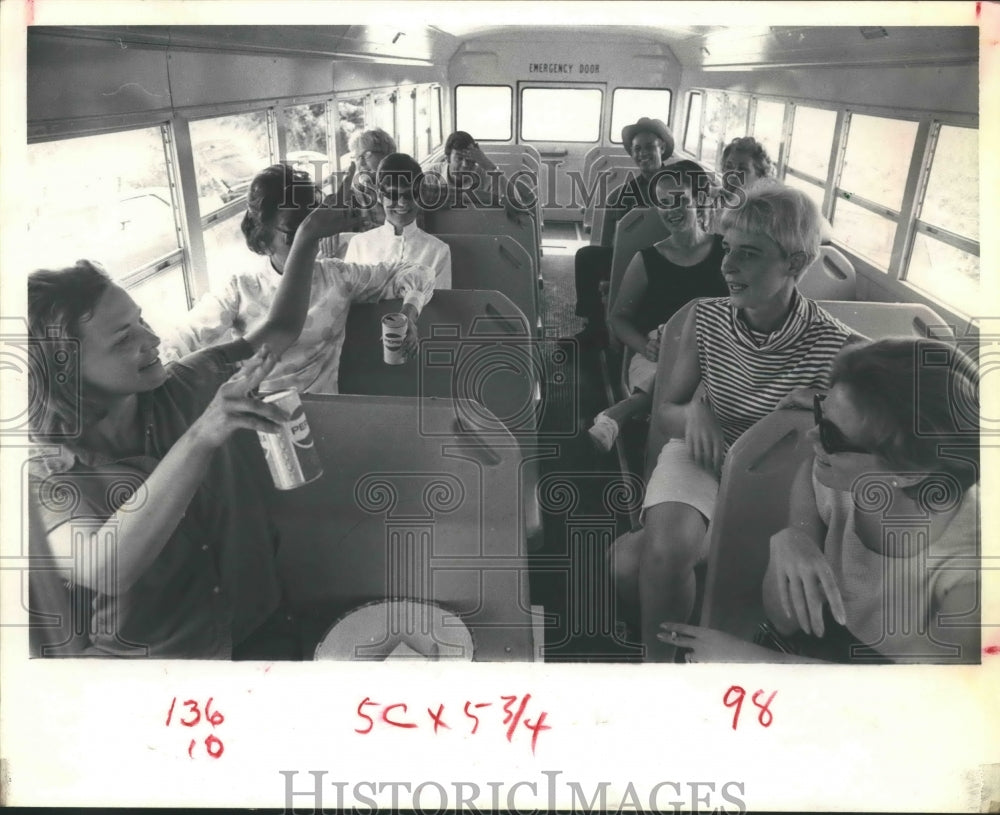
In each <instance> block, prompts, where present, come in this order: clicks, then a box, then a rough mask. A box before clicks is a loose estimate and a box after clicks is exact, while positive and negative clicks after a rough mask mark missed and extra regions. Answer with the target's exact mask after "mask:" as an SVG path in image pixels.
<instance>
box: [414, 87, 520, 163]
mask: <svg viewBox="0 0 1000 815" xmlns="http://www.w3.org/2000/svg"><path fill="white" fill-rule="evenodd" d="M508 90H509V88H508ZM507 107H508V108H510V103H509V102H508V104H507ZM443 141H444V135H443V129H442V127H441V86H440V85H436V86H435V87H433V88H431V143H430V145H429V148H428V149H429V150H434V149H436V148H437V146H438V145H439V144H441V142H443Z"/></svg>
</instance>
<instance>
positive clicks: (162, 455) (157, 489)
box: [28, 207, 344, 659]
mask: <svg viewBox="0 0 1000 815" xmlns="http://www.w3.org/2000/svg"><path fill="white" fill-rule="evenodd" d="M343 217H344V216H343V214H342V213H340V212H337V211H335V210H332V209H328V208H326V207H320V208H316V209H314V210H313V212H312V213H310V215H309V216H308V218H306V219H305V220H304V221H303V222H302V223H301V225H300V226H299V229H298V234H297V236H296V239H295V241H294V243H293V244H292V245H291V247H290V248H289V250H288V252H287V257H286V263H285V265H284V272H285V274H284V276H283V277H282V280H281V284H280V285H279V286H278V287H277V291H276V292H275V295H274V297H273V298H272V303H271V307H270V309H269V311H268V313H267V314H266V315H265V317H264V319H263V320H262V321H261V322H260V324H259V325H258V326H256V327H255V328H254V329H252V330H250V331H248V332H246V334H245V336H244V337H243V338H242V339H240V340H237V341H235V342H231V343H228V344H223V345H217V346H214V347H212V348H208V349H205V350H203V351H200V352H198V353H196V354H192V355H190V356H188V357H186V358H185V359H183V360H182V361H180V362H178V363H175V364H171V365H168V366H164V365H163V364H162V363H161V362H160V358H159V353H158V346H159V344H160V340H159V338H158V337H157V336H156V335H155V334H154V333H153V332H152V331H151V330H150V328H149V326H148V325H147V324H146V322H145V320H143V318H142V313H141V311H140V309H139V308H138V306H136V304H135V302H134V301H133V300H132V298H131V297H130V296H129V294H128V292H126V291H125V290H124V289H123V288H121V287H120V286H118V285H116V284H115V283H114V282H113V281H112V280H111V279H110V278H109V277H108V276H107V275H106V274H105V273H104V272H103V271H102V270H101V269H100V268H98V267H97V266H96V265H94V264H93V263H90V262H88V261H78V262H77V264H76V265H75V266H73V267H70V268H67V269H61V270H47V269H41V270H38V271H35V272H33V273H32V274H31V275H30V276H29V278H28V313H29V330H30V334H31V336H32V338H34V339H35V340H36V342H35V343H34V345H33V346H32V349H33V353H35V354H38V355H41V358H40V359H38V360H37V363H38V364H36V365H34V366H33V367H32V368H31V381H30V386H31V392H32V395H33V398H34V404H35V405H37V406H38V409H37V410H35V411H33V413H32V417H31V420H32V427H31V429H32V435H33V438H34V439H35V440H36V441H39V442H43V443H46V444H50V445H55V444H58V445H59V448H58V453H57V454H55V455H48V456H45V457H42V458H36V459H33V460H32V462H31V470H30V483H31V493H32V494H31V497H32V501H33V511H37V517H39V518H40V524H39V526H40V530H41V531H44V534H45V540H44V541H38V542H33V545H34V543H37V544H38V545H39V546H43V547H44V548H45V549H46V550H48V551H49V552H50V553H51V554H52V555H54V556H55V557H56V558H57V559H59V560H60V561H61V562H63V563H65V562H70V563H74V567H73V568H72V569H71V570H66V572H65V573H64V575H63V576H64V577H65V578H66V579H67V580H69V581H71V582H72V583H73V584H76V585H78V586H81V585H82V586H84V587H86V588H87V589H90V590H91V591H92V592H93V598H94V599H93V615H94V619H93V622H92V626H91V632H92V636H91V642H90V647H89V649H88V651H87V652H88V653H90V654H94V655H118V656H150V657H184V658H223V659H225V658H229V657H232V656H244V657H255V656H261V657H262V658H264V657H279V656H292V657H294V656H296V654H295V653H294V647H295V643H294V639H292V640H291V641H290V642H289V640H286V639H284V638H280V637H279V638H278V640H277V641H278V642H281V643H283V644H284V647H282V648H281V649H280V651H276V650H275V648H277V647H278V646H277V645H276V644H275V640H273V639H269V637H271V636H272V635H273V632H274V631H275V630H276V629H278V628H280V626H281V622H282V620H284V619H285V616H284V615H283V613H282V612H281V610H280V605H281V604H280V592H279V586H278V580H277V575H276V571H275V565H274V554H275V551H274V544H275V539H274V535H273V532H272V528H271V526H270V524H269V523H268V518H267V516H266V514H265V513H264V509H263V508H264V506H265V505H266V493H265V488H266V486H267V483H268V480H269V479H268V476H267V473H266V470H264V469H263V458H262V455H261V451H260V445H259V443H258V441H257V439H256V438H255V437H254V436H253V435H252V434H246V433H236V434H234V431H236V430H238V429H241V428H242V429H250V430H258V431H264V432H274V430H275V429H276V423H278V422H280V421H282V420H283V416H282V414H281V413H280V412H279V411H277V410H276V409H275V407H274V406H272V405H268V404H265V403H264V402H262V401H261V400H259V399H257V398H254V397H253V396H252V395H251V393H252V391H254V389H255V388H257V387H258V386H259V385H260V384H261V382H262V381H263V380H264V379H265V378H266V377H267V376H268V374H270V373H271V371H272V369H273V367H274V364H275V361H276V360H277V359H278V358H279V357H280V356H281V354H282V353H283V352H284V351H285V350H286V349H287V348H288V347H290V346H291V345H292V344H293V343H294V342H295V340H296V338H297V337H298V335H299V332H300V331H301V329H302V325H303V323H304V322H305V319H306V311H307V308H308V304H309V295H310V286H311V283H312V277H313V274H312V270H313V262H314V259H315V257H316V252H317V250H318V247H319V241H320V239H321V238H322V237H324V236H326V235H329V234H333V233H334V232H336V231H337V230H338V229H340V228H342V221H343ZM60 339H62V340H65V341H66V343H67V344H69V343H72V344H74V345H75V346H76V347H77V348H78V350H79V353H78V355H71V356H70V357H69V364H70V365H72V366H73V369H72V370H68V371H67V370H65V363H66V358H65V357H60V354H63V353H65V349H64V348H60V347H59V346H60V345H62V344H63V343H60V342H59V341H58V340H60ZM248 358H249V361H247V362H246V364H244V365H243V367H242V368H241V369H237V367H236V363H237V362H239V361H241V360H246V359H248ZM60 361H61V362H62V364H60ZM55 368H59V369H61V370H63V371H64V373H67V374H68V375H67V376H66V377H64V378H63V379H61V380H60V379H57V378H55V377H51V378H50V377H47V376H45V371H47V370H53V369H55ZM265 635H266V636H265ZM262 637H264V638H263V639H262ZM265 642H266V643H268V644H267V645H265V646H263V650H262V651H261V650H260V649H261V647H262V643H265Z"/></svg>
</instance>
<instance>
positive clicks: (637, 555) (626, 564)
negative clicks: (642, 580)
mask: <svg viewBox="0 0 1000 815" xmlns="http://www.w3.org/2000/svg"><path fill="white" fill-rule="evenodd" d="M641 560H642V530H639V531H637V532H626V533H625V534H624V535H622V536H621V537H620V538H618V539H617V540H616V541H615V542H614V543H612V544H611V548H610V549H609V550H608V563H609V565H610V567H611V574H612V576H613V577H614V578H615V580H617V581H618V582H626V581H633V580H635V579H636V577H637V576H638V574H639V564H640V562H641Z"/></svg>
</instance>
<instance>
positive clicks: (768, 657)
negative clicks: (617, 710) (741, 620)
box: [656, 623, 782, 662]
mask: <svg viewBox="0 0 1000 815" xmlns="http://www.w3.org/2000/svg"><path fill="white" fill-rule="evenodd" d="M660 628H661V629H663V631H662V633H660V634H657V635H656V638H657V639H658V640H660V641H661V642H665V643H667V644H668V645H673V646H676V647H677V648H680V649H682V650H685V651H687V654H686V655H685V658H684V661H685V662H780V661H782V659H781V654H779V653H777V652H776V651H772V650H770V649H768V648H764V647H763V646H761V645H754V644H753V643H752V642H747V641H746V640H741V639H740V638H739V637H734V636H733V635H732V634H727V633H725V632H724V631H716V630H715V629H713V628H702V627H701V626H698V625H685V624H684V623H663V624H662V625H661V626H660Z"/></svg>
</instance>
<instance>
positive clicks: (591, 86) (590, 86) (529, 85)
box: [517, 80, 610, 144]
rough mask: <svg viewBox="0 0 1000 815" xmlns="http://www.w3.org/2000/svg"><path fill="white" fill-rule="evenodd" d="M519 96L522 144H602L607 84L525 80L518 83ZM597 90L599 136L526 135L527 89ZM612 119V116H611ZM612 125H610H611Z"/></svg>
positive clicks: (519, 129) (519, 121)
mask: <svg viewBox="0 0 1000 815" xmlns="http://www.w3.org/2000/svg"><path fill="white" fill-rule="evenodd" d="M517 90H518V96H517V112H518V123H517V139H518V142H519V143H520V144H535V143H539V144H601V140H602V138H603V129H602V127H601V120H602V119H603V118H604V105H605V102H606V100H607V96H606V91H607V87H606V86H605V85H601V84H598V83H596V82H593V83H591V82H588V83H585V84H584V83H574V84H573V85H569V86H567V85H563V84H559V85H546V84H545V83H544V82H537V81H533V80H531V81H525V82H521V83H518V88H517ZM538 90H543V91H577V90H579V91H597V92H598V93H599V94H600V95H601V99H600V103H599V105H598V121H597V137H596V138H594V139H530V140H529V139H528V138H527V137H526V136H525V135H524V115H523V113H524V92H525V91H538ZM609 121H610V118H609ZM609 126H610V125H609Z"/></svg>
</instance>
